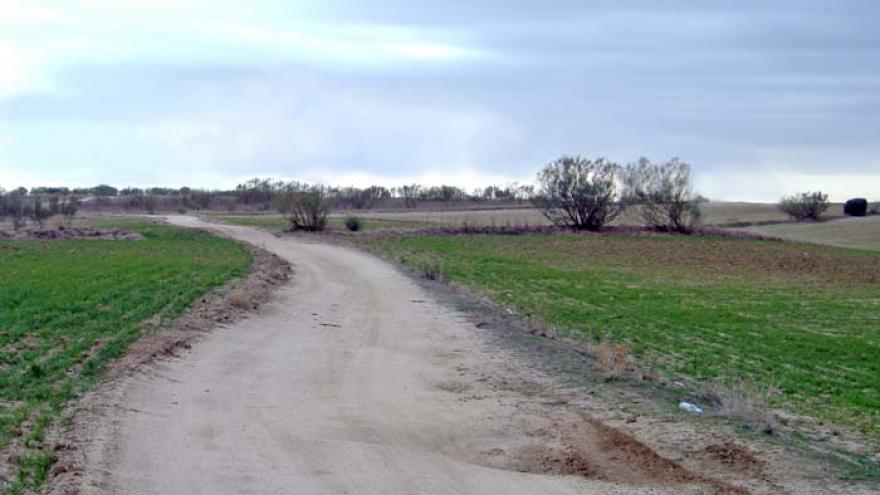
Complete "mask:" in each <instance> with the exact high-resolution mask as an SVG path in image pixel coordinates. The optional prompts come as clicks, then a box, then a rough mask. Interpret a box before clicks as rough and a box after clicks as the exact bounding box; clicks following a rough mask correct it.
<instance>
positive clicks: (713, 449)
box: [703, 439, 764, 471]
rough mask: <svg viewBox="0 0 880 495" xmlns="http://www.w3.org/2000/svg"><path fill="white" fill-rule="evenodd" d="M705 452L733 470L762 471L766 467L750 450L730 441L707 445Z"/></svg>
mask: <svg viewBox="0 0 880 495" xmlns="http://www.w3.org/2000/svg"><path fill="white" fill-rule="evenodd" d="M703 451H704V452H705V453H706V454H707V455H708V456H709V457H711V458H713V459H716V460H717V461H718V462H720V463H721V464H723V465H725V466H727V467H729V468H733V469H739V470H743V471H760V470H761V469H762V468H763V466H764V461H762V460H761V459H759V458H758V457H757V456H756V455H755V454H754V453H752V451H751V450H750V449H749V448H747V447H743V446H741V445H738V444H737V443H736V442H734V441H733V440H730V439H727V440H724V441H722V442H718V443H713V444H710V445H707V446H706V448H705V449H703Z"/></svg>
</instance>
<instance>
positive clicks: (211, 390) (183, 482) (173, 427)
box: [59, 217, 871, 494]
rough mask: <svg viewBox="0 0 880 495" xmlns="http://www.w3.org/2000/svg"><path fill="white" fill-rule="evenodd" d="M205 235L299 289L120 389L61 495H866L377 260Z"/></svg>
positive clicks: (253, 233)
mask: <svg viewBox="0 0 880 495" xmlns="http://www.w3.org/2000/svg"><path fill="white" fill-rule="evenodd" d="M173 222H174V223H176V224H179V225H186V226H191V227H206V224H204V223H202V222H199V221H198V220H196V219H193V218H188V217H177V218H174V219H173ZM211 228H212V229H214V230H215V231H217V232H220V233H222V234H224V235H227V236H230V237H233V238H236V239H241V240H246V241H247V242H251V243H254V244H256V245H259V246H261V247H263V248H265V249H266V250H268V251H270V252H273V253H275V254H277V255H279V256H280V257H282V258H284V259H287V260H289V261H290V262H292V263H293V264H294V269H295V276H294V278H293V282H292V283H290V284H288V285H285V286H283V287H282V288H281V289H279V293H278V295H277V297H276V298H275V300H274V301H273V302H271V303H270V304H268V305H266V306H265V307H264V308H263V309H262V310H261V311H260V312H259V313H257V314H256V315H254V316H253V317H251V318H249V319H247V320H243V321H240V322H236V323H233V324H230V325H228V326H226V327H223V328H221V329H219V330H217V331H215V332H213V333H212V334H210V335H209V336H206V337H205V338H204V339H202V340H201V341H200V342H199V343H198V344H197V345H195V346H193V347H192V349H191V350H190V351H188V352H187V353H185V354H184V355H183V356H182V357H181V358H180V359H170V360H166V361H161V362H158V363H156V364H155V365H153V366H152V367H150V368H148V369H144V370H143V372H141V373H136V374H133V375H131V376H129V377H127V378H124V379H122V380H120V381H118V382H115V383H114V384H113V387H112V389H110V390H109V391H107V395H106V398H107V400H108V403H107V404H106V407H105V409H104V410H103V416H102V417H101V418H98V419H97V420H96V421H95V422H94V424H93V427H92V428H91V429H90V431H89V435H87V437H84V438H82V439H81V440H82V443H81V444H79V446H78V448H79V449H81V450H82V452H83V453H84V456H85V459H86V461H87V464H86V468H87V469H86V470H85V472H84V474H83V475H82V476H78V477H76V478H75V479H73V481H74V482H75V486H71V485H67V486H64V487H63V488H64V489H79V490H81V491H82V492H84V493H120V492H124V493H134V494H138V493H212V494H213V493H290V492H296V493H340V494H341V493H377V494H379V493H382V494H395V493H400V494H403V493H432V494H433V493H437V494H439V493H449V494H453V493H454V494H461V493H529V494H531V493H596V494H615V493H621V494H623V493H627V494H639V493H652V494H663V493H670V494H672V493H675V494H682V493H684V494H700V493H730V494H745V493H754V494H762V493H767V494H770V493H774V494H775V493H792V494H794V493H797V494H803V493H808V494H809V493H816V494H818V493H871V490H870V488H869V487H864V486H857V485H850V484H845V483H840V482H834V481H831V480H830V479H829V478H828V472H827V471H826V468H825V467H823V466H822V465H821V464H819V463H817V462H815V461H812V460H810V459H808V458H805V457H803V456H801V455H799V454H797V453H796V452H793V451H791V450H789V449H786V448H783V447H781V446H779V445H774V444H772V443H771V444H767V443H764V442H760V441H748V440H735V439H734V436H733V435H734V434H735V431H734V430H733V429H731V428H727V427H725V426H723V425H716V424H715V423H712V422H711V419H708V418H707V422H706V423H702V424H701V423H698V422H697V423H695V422H692V418H690V417H687V416H684V415H682V414H681V413H677V414H676V413H674V412H673V411H669V410H667V411H665V412H664V413H661V414H657V411H654V413H653V414H648V411H649V410H650V409H651V408H652V407H654V406H652V405H650V404H648V403H649V402H650V401H646V400H644V399H642V398H639V397H638V396H635V395H627V393H626V392H620V391H618V390H617V389H615V388H613V387H607V386H605V385H603V384H602V382H590V385H589V386H588V387H584V386H582V385H578V384H573V383H568V382H566V381H564V380H562V379H560V378H557V377H555V376H554V375H552V374H547V373H545V372H544V371H543V368H542V367H541V366H540V365H538V364H536V363H537V362H538V361H540V359H538V358H535V357H532V358H527V357H526V356H525V355H524V353H522V352H521V349H518V348H517V347H516V346H514V345H511V344H510V342H511V338H510V337H509V336H505V331H506V330H505V329H504V328H501V327H498V328H496V327H495V325H493V324H484V322H482V321H479V320H477V321H475V320H474V319H473V316H469V315H468V314H467V313H462V312H460V311H457V310H454V309H453V308H451V307H450V306H448V305H447V304H441V300H442V296H441V295H438V294H435V293H434V292H432V291H431V290H429V289H428V288H426V287H424V286H422V285H420V284H418V283H416V282H415V281H414V280H413V279H410V278H408V277H407V276H405V275H404V274H402V273H401V272H399V271H397V270H396V269H394V268H393V267H392V266H391V265H389V264H387V263H385V262H383V261H380V260H379V259H377V258H375V257H373V256H371V255H368V254H366V253H363V252H359V251H357V250H354V249H351V248H346V247H342V246H336V245H328V244H323V243H316V242H313V241H310V240H308V239H307V238H303V237H290V236H287V237H284V238H278V237H275V236H273V235H271V234H269V233H266V232H264V231H259V230H256V229H253V228H248V227H238V226H229V225H222V226H221V225H214V226H211ZM438 298H439V299H438ZM548 342H549V341H548ZM533 351H534V349H533V348H532V349H531V351H530V352H533ZM565 353H567V354H565ZM563 354H565V355H568V356H571V357H572V358H573V359H577V358H576V356H577V353H576V352H570V351H569V350H565V349H563V350H561V351H559V353H558V354H554V356H557V357H558V356H562V355H563ZM612 398H613V400H612ZM624 404H625V405H624ZM709 424H713V425H715V426H714V427H712V428H711V429H710V428H708V427H707V425H709ZM59 489H60V487H59ZM59 493H61V492H60V491H59Z"/></svg>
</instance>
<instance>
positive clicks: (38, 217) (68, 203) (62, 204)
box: [0, 188, 80, 230]
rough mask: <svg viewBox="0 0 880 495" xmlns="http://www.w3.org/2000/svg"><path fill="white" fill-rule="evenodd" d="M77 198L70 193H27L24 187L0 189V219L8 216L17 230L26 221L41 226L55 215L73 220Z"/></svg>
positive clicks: (77, 204) (25, 223)
mask: <svg viewBox="0 0 880 495" xmlns="http://www.w3.org/2000/svg"><path fill="white" fill-rule="evenodd" d="M79 204H80V202H79V199H78V198H76V197H75V196H72V195H65V196H60V195H58V194H52V195H48V196H47V195H45V194H36V195H35V194H28V192H27V190H26V189H24V188H18V189H15V190H12V191H10V192H6V191H4V190H3V189H0V220H2V219H5V218H9V219H10V220H11V221H12V226H13V227H14V228H15V229H16V230H17V229H20V228H21V227H24V226H25V225H27V223H28V222H31V223H33V224H37V225H39V226H42V225H43V223H44V222H45V221H46V220H48V219H49V218H51V217H53V216H55V215H64V217H65V218H66V219H67V222H68V223H70V222H71V221H72V220H73V216H74V215H76V212H77V210H78V209H79Z"/></svg>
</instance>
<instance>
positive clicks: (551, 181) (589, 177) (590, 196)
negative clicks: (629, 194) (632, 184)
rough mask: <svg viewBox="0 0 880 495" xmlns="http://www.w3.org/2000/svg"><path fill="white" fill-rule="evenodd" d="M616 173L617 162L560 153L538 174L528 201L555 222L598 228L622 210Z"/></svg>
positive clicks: (563, 224)
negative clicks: (533, 191) (560, 154)
mask: <svg viewBox="0 0 880 495" xmlns="http://www.w3.org/2000/svg"><path fill="white" fill-rule="evenodd" d="M619 174H620V165H618V164H616V163H614V162H610V161H608V160H606V159H604V158H598V159H596V160H595V161H591V160H588V159H586V158H582V157H580V156H563V157H562V158H560V159H558V160H556V161H555V162H553V163H550V164H548V165H547V166H545V167H544V169H543V170H541V172H540V173H539V174H538V187H539V191H538V193H537V194H535V195H534V196H533V197H532V202H533V204H534V205H535V207H537V208H538V209H540V210H541V213H543V214H544V216H545V217H547V218H548V219H549V220H550V221H551V222H553V223H554V224H556V225H559V226H568V227H574V228H577V229H586V230H593V231H595V230H600V229H601V228H602V227H603V226H605V224H606V223H608V222H610V221H612V220H614V219H615V218H616V217H617V216H618V215H619V214H620V213H621V211H623V203H622V202H621V201H619V200H620V197H619V196H620V195H619V190H620V187H619V184H618V178H619Z"/></svg>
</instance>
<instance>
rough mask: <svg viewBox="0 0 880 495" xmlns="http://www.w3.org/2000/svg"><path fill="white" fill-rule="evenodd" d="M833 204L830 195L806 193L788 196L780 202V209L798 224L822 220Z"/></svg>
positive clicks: (818, 192)
mask: <svg viewBox="0 0 880 495" xmlns="http://www.w3.org/2000/svg"><path fill="white" fill-rule="evenodd" d="M829 206H831V203H829V202H828V195H827V194H823V193H822V191H816V192H804V193H799V194H795V195H793V196H786V197H784V198H782V200H780V201H779V209H780V210H781V211H782V212H783V213H785V214H786V215H788V216H789V217H791V218H792V220H796V221H798V222H803V221H805V220H812V221H814V222H816V221H819V220H822V215H823V214H824V213H825V212H826V211H827V210H828V207H829Z"/></svg>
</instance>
